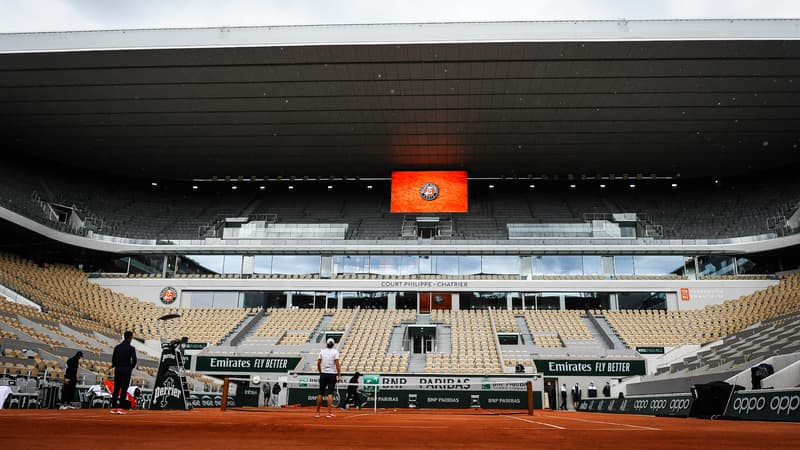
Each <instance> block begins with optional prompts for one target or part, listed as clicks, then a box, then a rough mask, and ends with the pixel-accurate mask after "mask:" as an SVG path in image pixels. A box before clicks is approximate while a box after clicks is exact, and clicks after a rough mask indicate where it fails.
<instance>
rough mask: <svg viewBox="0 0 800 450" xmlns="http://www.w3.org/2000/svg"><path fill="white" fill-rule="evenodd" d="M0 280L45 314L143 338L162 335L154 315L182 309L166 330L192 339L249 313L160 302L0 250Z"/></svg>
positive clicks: (214, 335) (211, 336)
mask: <svg viewBox="0 0 800 450" xmlns="http://www.w3.org/2000/svg"><path fill="white" fill-rule="evenodd" d="M0 269H2V270H0V282H2V283H3V284H5V285H6V286H9V287H12V288H14V289H17V290H18V291H19V292H20V293H22V294H23V295H25V296H26V297H28V298H31V299H33V300H34V301H37V302H38V303H40V304H41V305H42V307H43V308H44V309H46V310H47V311H48V315H49V314H52V315H54V318H57V319H58V320H59V321H63V322H64V323H66V324H74V325H75V326H76V327H79V328H84V329H89V330H93V331H98V332H101V333H105V334H111V335H120V334H121V333H122V332H124V331H125V330H128V329H130V330H133V331H134V334H135V335H136V336H137V337H139V338H143V339H157V338H159V336H160V330H159V326H158V320H157V319H158V317H160V316H162V315H164V314H168V313H178V314H181V316H182V317H181V318H179V319H177V320H174V321H172V323H170V331H171V332H174V333H176V334H178V335H180V336H188V337H189V338H191V339H192V340H193V341H194V342H208V343H211V344H216V343H218V342H220V341H221V340H222V339H224V338H225V336H226V335H228V334H229V333H230V332H231V331H232V330H233V329H234V328H235V326H236V325H237V324H238V323H240V322H241V321H242V320H244V318H245V317H246V316H247V313H248V310H246V309H241V308H239V309H234V310H225V309H212V308H207V309H206V308H160V307H158V306H156V305H154V304H152V303H147V302H141V301H139V300H138V299H134V298H131V297H126V296H124V295H121V294H119V293H116V292H114V291H111V290H110V289H106V288H103V287H100V286H98V285H96V284H93V283H90V282H89V281H88V280H87V279H86V275H85V274H83V273H81V272H80V271H78V270H77V269H75V268H72V267H69V266H65V265H46V266H45V267H39V266H37V265H35V264H33V263H31V262H29V261H25V260H22V259H20V258H17V257H14V256H11V255H0Z"/></svg>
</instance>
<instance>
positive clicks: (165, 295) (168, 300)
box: [159, 287, 178, 305]
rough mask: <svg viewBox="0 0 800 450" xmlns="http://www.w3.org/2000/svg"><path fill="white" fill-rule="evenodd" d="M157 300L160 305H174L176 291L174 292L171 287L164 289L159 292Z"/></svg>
mask: <svg viewBox="0 0 800 450" xmlns="http://www.w3.org/2000/svg"><path fill="white" fill-rule="evenodd" d="M159 298H160V299H161V303H163V304H165V305H171V304H173V303H175V300H177V299H178V291H176V290H175V288H173V287H165V288H164V289H162V290H161V294H160V295H159Z"/></svg>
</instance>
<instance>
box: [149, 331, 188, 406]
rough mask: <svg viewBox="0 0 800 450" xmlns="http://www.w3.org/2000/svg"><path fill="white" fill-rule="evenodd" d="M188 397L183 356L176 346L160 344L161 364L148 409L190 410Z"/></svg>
mask: <svg viewBox="0 0 800 450" xmlns="http://www.w3.org/2000/svg"><path fill="white" fill-rule="evenodd" d="M189 395H190V394H189V387H188V386H187V384H186V377H185V375H184V373H183V355H182V354H181V352H180V350H179V349H178V347H177V346H176V345H171V344H169V343H164V344H161V362H160V363H159V365H158V373H157V374H156V384H155V388H153V397H152V399H151V401H150V409H183V410H188V409H192V404H191V400H190V399H189Z"/></svg>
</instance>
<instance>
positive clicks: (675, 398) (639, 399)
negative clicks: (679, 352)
mask: <svg viewBox="0 0 800 450" xmlns="http://www.w3.org/2000/svg"><path fill="white" fill-rule="evenodd" d="M693 403H694V400H693V398H692V395H691V394H664V395H649V396H635V397H620V398H590V399H582V400H581V403H580V405H579V406H578V411H586V412H604V413H619V414H639V415H646V416H673V417H689V414H690V413H691V411H692V404H693Z"/></svg>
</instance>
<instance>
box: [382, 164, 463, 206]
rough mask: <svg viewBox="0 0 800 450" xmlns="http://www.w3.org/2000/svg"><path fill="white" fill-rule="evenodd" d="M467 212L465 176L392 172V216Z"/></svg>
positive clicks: (439, 173)
mask: <svg viewBox="0 0 800 450" xmlns="http://www.w3.org/2000/svg"><path fill="white" fill-rule="evenodd" d="M468 210H469V201H468V199H467V172H392V205H391V212H393V213H439V212H441V213H461V212H467V211H468Z"/></svg>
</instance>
